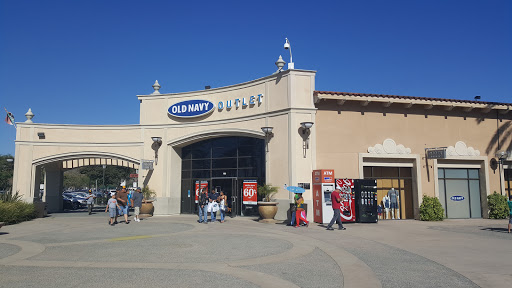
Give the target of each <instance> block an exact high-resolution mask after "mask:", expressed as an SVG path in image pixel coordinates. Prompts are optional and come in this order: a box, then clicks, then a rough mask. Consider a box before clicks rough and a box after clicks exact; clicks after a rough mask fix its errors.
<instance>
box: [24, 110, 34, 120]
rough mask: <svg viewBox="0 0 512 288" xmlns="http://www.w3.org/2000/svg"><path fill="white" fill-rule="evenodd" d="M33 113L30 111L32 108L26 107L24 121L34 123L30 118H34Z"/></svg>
mask: <svg viewBox="0 0 512 288" xmlns="http://www.w3.org/2000/svg"><path fill="white" fill-rule="evenodd" d="M34 116H35V115H34V113H32V109H30V108H28V111H27V113H25V117H27V121H25V123H34V122H32V118H34Z"/></svg>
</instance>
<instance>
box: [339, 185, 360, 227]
mask: <svg viewBox="0 0 512 288" xmlns="http://www.w3.org/2000/svg"><path fill="white" fill-rule="evenodd" d="M336 189H340V191H341V194H342V195H343V196H342V198H341V200H342V203H341V211H340V212H341V213H340V215H341V221H342V222H356V198H355V197H356V196H355V192H354V179H336Z"/></svg>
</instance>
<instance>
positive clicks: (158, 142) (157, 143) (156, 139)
mask: <svg viewBox="0 0 512 288" xmlns="http://www.w3.org/2000/svg"><path fill="white" fill-rule="evenodd" d="M151 140H153V145H151V147H152V148H153V150H155V165H158V149H159V148H160V146H162V137H151Z"/></svg>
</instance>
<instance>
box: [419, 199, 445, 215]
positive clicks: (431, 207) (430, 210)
mask: <svg viewBox="0 0 512 288" xmlns="http://www.w3.org/2000/svg"><path fill="white" fill-rule="evenodd" d="M443 219H444V209H443V206H442V205H441V202H439V199H437V197H429V196H427V195H423V202H422V203H421V206H420V220H421V221H443Z"/></svg>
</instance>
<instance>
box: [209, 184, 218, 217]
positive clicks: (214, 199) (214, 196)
mask: <svg viewBox="0 0 512 288" xmlns="http://www.w3.org/2000/svg"><path fill="white" fill-rule="evenodd" d="M219 197H220V194H219V193H217V191H215V189H212V193H210V196H209V197H208V198H209V201H210V203H213V204H215V203H217V199H219ZM216 214H217V211H215V212H213V206H212V211H211V212H210V215H211V220H210V221H211V222H212V223H215V221H217V220H216V219H215V218H216V216H217V215H216Z"/></svg>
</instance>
